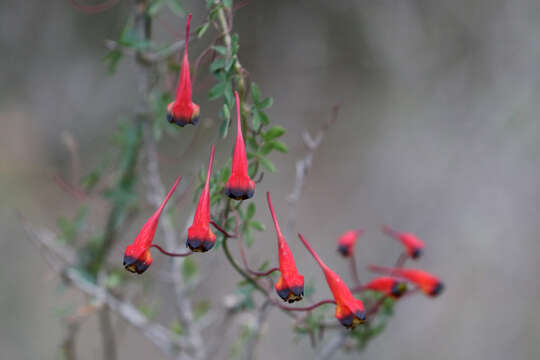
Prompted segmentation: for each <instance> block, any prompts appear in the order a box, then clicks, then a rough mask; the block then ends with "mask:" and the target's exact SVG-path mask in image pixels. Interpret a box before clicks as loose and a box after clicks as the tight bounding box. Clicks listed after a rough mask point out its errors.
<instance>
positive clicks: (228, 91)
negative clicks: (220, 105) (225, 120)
mask: <svg viewBox="0 0 540 360" xmlns="http://www.w3.org/2000/svg"><path fill="white" fill-rule="evenodd" d="M224 95H225V103H226V104H227V105H228V106H229V108H231V107H232V106H233V105H234V93H233V83H232V81H227V84H226V86H225V93H224Z"/></svg>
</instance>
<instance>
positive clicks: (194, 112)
mask: <svg viewBox="0 0 540 360" xmlns="http://www.w3.org/2000/svg"><path fill="white" fill-rule="evenodd" d="M190 22H191V14H189V15H188V20H187V24H186V42H185V44H184V59H183V60H182V68H181V70H180V78H179V79H178V88H177V89H176V99H175V100H174V101H173V102H172V103H170V104H169V105H168V106H167V121H168V122H170V123H175V124H176V125H178V126H182V127H183V126H184V125H186V124H193V125H195V124H197V122H198V121H199V113H200V108H199V105H197V104H195V103H194V102H193V101H192V99H191V95H192V89H191V78H190V74H189V60H188V44H189V23H190Z"/></svg>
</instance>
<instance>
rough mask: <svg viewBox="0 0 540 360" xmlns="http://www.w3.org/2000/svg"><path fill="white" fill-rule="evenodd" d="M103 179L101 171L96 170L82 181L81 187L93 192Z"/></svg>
mask: <svg viewBox="0 0 540 360" xmlns="http://www.w3.org/2000/svg"><path fill="white" fill-rule="evenodd" d="M100 179H101V170H99V169H94V170H92V171H91V172H90V173H89V174H88V175H86V176H84V177H83V178H82V179H81V185H82V186H83V188H84V189H85V190H86V191H92V189H93V188H94V186H96V185H97V183H98V182H99V180H100Z"/></svg>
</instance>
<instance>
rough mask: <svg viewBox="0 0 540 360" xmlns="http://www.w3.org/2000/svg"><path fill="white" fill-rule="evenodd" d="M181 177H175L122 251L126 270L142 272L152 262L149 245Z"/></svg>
mask: <svg viewBox="0 0 540 360" xmlns="http://www.w3.org/2000/svg"><path fill="white" fill-rule="evenodd" d="M181 179H182V177H181V176H179V177H178V179H176V182H175V183H174V185H173V186H172V188H171V190H169V193H168V194H167V196H166V197H165V200H163V202H162V203H161V205H160V207H159V209H157V210H156V212H155V213H154V214H153V215H152V216H150V218H149V219H148V220H147V221H146V223H145V224H144V225H143V227H142V229H141V231H140V232H139V235H137V237H136V238H135V240H134V241H133V243H132V244H130V245H128V246H127V247H126V251H125V252H124V267H125V268H126V270H128V271H131V272H132V273H137V274H142V273H143V272H145V271H146V269H148V267H149V266H150V265H151V264H152V261H153V259H152V256H151V255H150V246H151V245H152V241H153V240H154V235H155V234H156V228H157V225H158V222H159V218H160V216H161V213H162V212H163V209H164V208H165V205H167V202H168V201H169V199H170V198H171V196H172V194H173V193H174V190H176V187H177V186H178V184H179V183H180V180H181Z"/></svg>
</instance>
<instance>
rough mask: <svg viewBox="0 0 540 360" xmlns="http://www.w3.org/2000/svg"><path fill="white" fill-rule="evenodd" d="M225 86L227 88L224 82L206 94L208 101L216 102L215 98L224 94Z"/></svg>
mask: <svg viewBox="0 0 540 360" xmlns="http://www.w3.org/2000/svg"><path fill="white" fill-rule="evenodd" d="M226 86H227V83H225V82H219V83H217V84H216V85H214V87H212V88H211V89H210V91H209V92H208V98H209V99H210V100H216V99H217V98H220V97H221V96H222V95H223V94H224V93H225V87H226Z"/></svg>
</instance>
